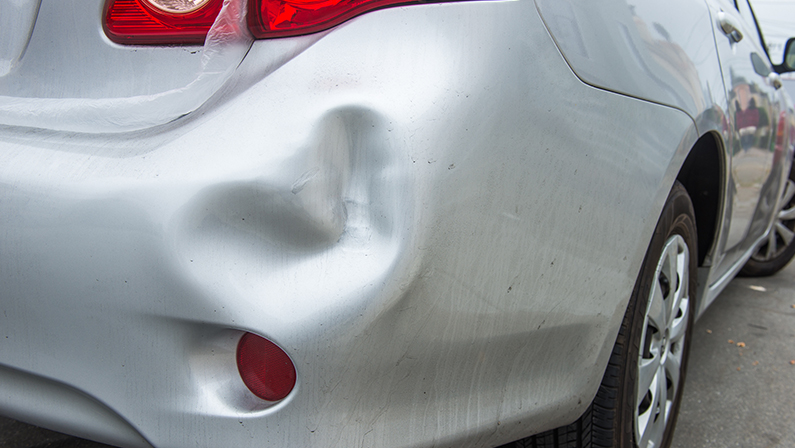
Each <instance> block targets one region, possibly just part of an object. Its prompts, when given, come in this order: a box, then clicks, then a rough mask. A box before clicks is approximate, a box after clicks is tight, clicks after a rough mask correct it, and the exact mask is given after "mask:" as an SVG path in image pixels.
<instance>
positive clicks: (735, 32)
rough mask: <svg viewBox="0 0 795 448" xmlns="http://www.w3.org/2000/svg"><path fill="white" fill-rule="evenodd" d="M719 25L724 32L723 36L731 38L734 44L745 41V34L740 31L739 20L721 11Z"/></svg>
mask: <svg viewBox="0 0 795 448" xmlns="http://www.w3.org/2000/svg"><path fill="white" fill-rule="evenodd" d="M718 24H719V25H720V29H721V30H722V31H723V34H725V35H727V36H729V39H731V40H733V41H734V42H739V41H741V40H743V32H742V31H740V24H739V23H737V20H736V19H735V18H734V17H732V16H730V15H729V14H726V13H725V12H723V11H719V12H718Z"/></svg>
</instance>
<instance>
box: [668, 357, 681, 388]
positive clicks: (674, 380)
mask: <svg viewBox="0 0 795 448" xmlns="http://www.w3.org/2000/svg"><path fill="white" fill-rule="evenodd" d="M681 369H682V352H681V351H679V353H677V354H674V353H668V357H667V358H666V359H665V374H666V375H667V376H668V378H670V379H671V384H672V385H673V387H672V389H673V390H672V391H671V392H672V396H673V397H675V396H676V392H677V391H678V390H679V376H680V375H681ZM666 390H667V388H666Z"/></svg>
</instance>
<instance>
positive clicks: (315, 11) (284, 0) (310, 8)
mask: <svg viewBox="0 0 795 448" xmlns="http://www.w3.org/2000/svg"><path fill="white" fill-rule="evenodd" d="M407 3H417V2H416V1H414V2H412V1H411V0H409V1H407V0H249V4H248V18H247V19H248V27H249V29H250V30H251V34H253V35H254V37H257V38H268V37H285V36H296V35H299V34H309V33H315V32H318V31H322V30H325V29H328V28H331V27H333V26H335V25H339V24H340V23H342V22H344V21H346V20H348V19H350V18H353V17H355V16H358V15H360V14H364V13H365V12H368V11H372V10H374V9H380V8H385V7H387V6H395V5H400V4H407Z"/></svg>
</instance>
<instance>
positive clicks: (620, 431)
mask: <svg viewBox="0 0 795 448" xmlns="http://www.w3.org/2000/svg"><path fill="white" fill-rule="evenodd" d="M694 216H695V215H694V213H693V205H692V203H691V201H690V197H689V196H688V194H687V191H685V189H684V187H683V186H682V185H681V184H680V183H679V182H677V183H676V184H675V185H674V187H673V189H672V190H671V193H670V194H669V196H668V199H667V201H666V203H665V206H664V208H663V212H662V215H661V216H660V219H659V221H658V223H657V227H656V229H655V231H654V235H653V237H652V240H651V244H650V245H649V248H648V250H647V252H646V257H645V259H644V261H643V265H642V267H641V269H640V274H639V276H638V279H637V281H636V283H635V287H634V289H633V291H632V296H631V297H630V300H629V304H628V306H627V310H626V313H625V314H624V320H623V322H622V324H621V328H620V330H619V334H618V337H617V338H616V343H615V345H614V347H613V352H612V354H611V357H610V361H609V363H608V366H607V370H606V371H605V374H604V377H603V379H602V383H601V385H600V386H599V391H598V392H597V394H596V397H595V398H594V401H593V402H592V403H591V405H590V406H589V407H588V409H587V410H586V411H585V413H584V414H583V415H582V416H581V417H580V418H579V419H578V420H577V421H576V422H574V423H572V424H570V425H566V426H563V427H560V428H557V429H554V430H551V431H547V432H544V433H541V434H537V435H535V436H531V437H528V438H526V439H522V440H520V441H517V442H514V443H513V444H509V445H506V446H505V447H514V448H530V447H533V448H541V447H550V448H564V447H565V448H568V447H571V448H597V447H600V448H607V447H610V448H617V447H620V448H630V447H633V448H634V447H640V448H647V447H649V448H650V447H654V448H661V447H662V448H665V447H668V446H669V445H670V444H671V439H672V438H673V432H674V426H675V424H676V415H677V412H678V410H679V403H680V401H681V399H682V389H683V386H684V380H685V372H686V368H687V356H688V352H689V347H690V340H691V328H692V324H693V306H694V301H693V300H692V299H691V298H693V297H695V292H696V261H697V260H698V254H697V253H696V252H697V247H698V245H697V241H696V226H695V218H694ZM674 277H676V278H674ZM661 403H663V405H662V406H660V404H661Z"/></svg>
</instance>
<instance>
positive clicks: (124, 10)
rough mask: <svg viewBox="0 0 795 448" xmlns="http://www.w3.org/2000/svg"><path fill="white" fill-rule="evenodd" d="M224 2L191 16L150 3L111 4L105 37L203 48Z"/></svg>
mask: <svg viewBox="0 0 795 448" xmlns="http://www.w3.org/2000/svg"><path fill="white" fill-rule="evenodd" d="M221 6H223V0H209V1H208V2H207V3H204V4H203V5H201V6H200V7H198V8H196V9H192V10H188V11H187V12H168V11H167V10H165V9H162V7H155V6H154V4H153V3H151V2H150V1H149V0H108V3H107V6H106V9H105V22H104V27H105V34H107V35H108V38H110V40H112V41H113V42H116V43H119V44H159V45H163V44H203V43H204V38H205V37H207V31H209V29H210V27H211V26H212V25H213V22H215V18H216V17H217V16H218V13H219V12H220V11H221Z"/></svg>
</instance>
